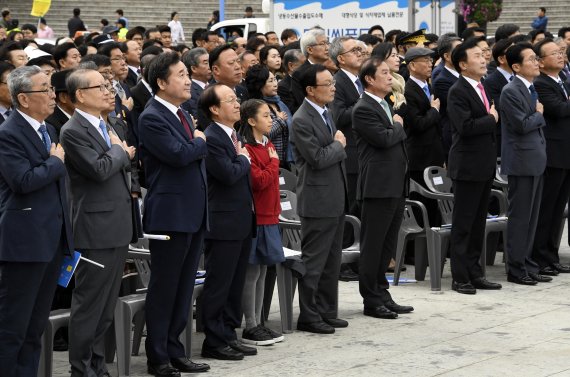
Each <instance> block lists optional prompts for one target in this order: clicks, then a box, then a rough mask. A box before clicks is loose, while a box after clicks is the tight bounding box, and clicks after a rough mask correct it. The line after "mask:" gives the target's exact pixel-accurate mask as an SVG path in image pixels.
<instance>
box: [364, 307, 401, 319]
mask: <svg viewBox="0 0 570 377" xmlns="http://www.w3.org/2000/svg"><path fill="white" fill-rule="evenodd" d="M363 313H364V315H367V316H369V317H374V318H382V319H396V318H398V313H395V312H393V311H391V310H390V309H388V308H387V307H385V306H384V305H379V306H376V307H374V308H367V307H366V306H365V307H364V312H363Z"/></svg>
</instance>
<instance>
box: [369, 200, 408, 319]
mask: <svg viewBox="0 0 570 377" xmlns="http://www.w3.org/2000/svg"><path fill="white" fill-rule="evenodd" d="M404 203H405V199H404V197H401V198H379V199H364V200H363V201H362V229H361V233H360V265H359V274H360V283H359V288H360V295H361V296H362V298H363V302H364V306H365V307H371V308H373V307H376V306H379V305H384V303H385V302H386V301H388V300H390V299H391V296H390V293H389V292H388V288H389V287H390V285H389V283H388V280H387V279H386V271H387V270H388V265H389V264H390V259H392V258H394V255H395V252H396V247H397V245H398V231H399V229H400V225H401V224H402V219H403V217H404Z"/></svg>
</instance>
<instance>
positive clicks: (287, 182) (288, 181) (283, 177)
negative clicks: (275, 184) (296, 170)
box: [279, 168, 297, 192]
mask: <svg viewBox="0 0 570 377" xmlns="http://www.w3.org/2000/svg"><path fill="white" fill-rule="evenodd" d="M279 190H287V191H291V192H296V190H297V176H296V175H295V174H293V173H291V172H290V171H289V170H287V169H283V168H280V169H279Z"/></svg>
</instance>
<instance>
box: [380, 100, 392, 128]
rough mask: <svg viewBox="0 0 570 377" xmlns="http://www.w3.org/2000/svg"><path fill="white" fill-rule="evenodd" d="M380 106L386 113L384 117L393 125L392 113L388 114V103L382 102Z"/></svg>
mask: <svg viewBox="0 0 570 377" xmlns="http://www.w3.org/2000/svg"><path fill="white" fill-rule="evenodd" d="M380 105H381V106H382V108H383V109H384V112H385V113H386V116H387V117H388V119H389V120H390V124H394V119H393V118H392V113H391V112H390V106H389V105H388V102H386V101H385V100H382V101H380Z"/></svg>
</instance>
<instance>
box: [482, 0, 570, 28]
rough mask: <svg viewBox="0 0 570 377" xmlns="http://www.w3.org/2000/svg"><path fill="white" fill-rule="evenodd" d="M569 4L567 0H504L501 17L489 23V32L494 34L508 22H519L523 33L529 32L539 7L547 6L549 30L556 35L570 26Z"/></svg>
mask: <svg viewBox="0 0 570 377" xmlns="http://www.w3.org/2000/svg"><path fill="white" fill-rule="evenodd" d="M569 4H570V3H569V2H568V1H567V0H549V1H544V0H503V12H502V13H501V17H500V18H499V19H498V20H497V21H495V22H491V23H489V24H488V25H487V33H488V35H489V36H493V35H495V30H496V29H497V27H499V26H500V25H502V24H507V23H513V24H517V25H519V26H520V27H521V32H522V33H528V32H529V31H530V30H531V27H530V24H531V22H532V20H533V19H534V18H535V17H536V12H537V11H538V8H539V7H545V8H546V15H547V16H548V31H550V32H551V33H552V34H554V36H556V35H557V34H558V29H560V28H561V27H563V26H570V7H569Z"/></svg>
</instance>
